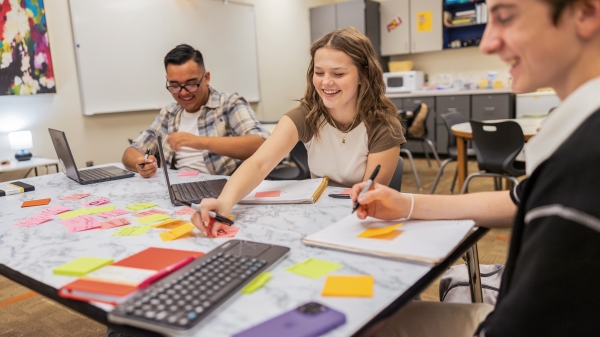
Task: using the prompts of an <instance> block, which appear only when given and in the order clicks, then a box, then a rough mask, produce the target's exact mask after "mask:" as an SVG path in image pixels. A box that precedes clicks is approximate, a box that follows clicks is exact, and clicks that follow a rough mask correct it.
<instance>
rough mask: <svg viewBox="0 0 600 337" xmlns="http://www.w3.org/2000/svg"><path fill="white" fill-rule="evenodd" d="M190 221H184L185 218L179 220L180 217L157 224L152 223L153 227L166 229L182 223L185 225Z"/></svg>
mask: <svg viewBox="0 0 600 337" xmlns="http://www.w3.org/2000/svg"><path fill="white" fill-rule="evenodd" d="M187 223H189V222H188V221H183V220H178V219H171V220H167V221H163V222H161V223H158V224H156V225H152V227H154V228H165V229H167V228H168V229H174V228H177V227H179V226H181V225H185V224H187Z"/></svg>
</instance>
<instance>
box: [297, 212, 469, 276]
mask: <svg viewBox="0 0 600 337" xmlns="http://www.w3.org/2000/svg"><path fill="white" fill-rule="evenodd" d="M474 225H475V222H474V221H473V220H410V221H404V220H402V219H399V220H392V221H385V220H377V219H374V218H367V219H365V220H360V219H358V218H357V217H356V215H355V214H351V215H348V216H347V217H345V218H344V219H342V220H340V221H338V222H336V223H334V224H333V225H330V226H328V227H325V228H324V229H322V230H320V231H318V232H316V233H314V234H311V235H308V236H306V237H305V238H303V239H302V242H303V243H305V244H307V245H310V246H319V247H325V248H332V249H337V250H345V251H351V252H357V253H362V254H368V255H377V256H383V257H388V258H395V259H401V260H410V261H416V262H421V263H430V264H435V263H438V262H440V261H442V260H443V259H445V258H446V257H447V256H448V255H450V253H451V252H452V250H453V249H454V248H455V247H456V246H457V245H458V244H459V243H460V242H462V240H464V238H465V237H466V236H467V235H468V234H469V233H470V232H471V229H472V228H473V226H474ZM386 229H387V230H386ZM367 231H369V232H372V233H373V232H374V234H376V235H365V234H366V233H367ZM377 232H379V233H377ZM377 234H379V235H377ZM392 234H393V235H392Z"/></svg>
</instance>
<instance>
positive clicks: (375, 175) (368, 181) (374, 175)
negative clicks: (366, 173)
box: [352, 165, 381, 213]
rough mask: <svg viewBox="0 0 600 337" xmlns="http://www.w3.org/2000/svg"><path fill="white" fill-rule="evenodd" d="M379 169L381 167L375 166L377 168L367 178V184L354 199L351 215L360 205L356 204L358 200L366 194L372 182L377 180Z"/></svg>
mask: <svg viewBox="0 0 600 337" xmlns="http://www.w3.org/2000/svg"><path fill="white" fill-rule="evenodd" d="M380 168H381V165H377V167H375V169H374V170H373V173H371V177H370V178H369V180H367V183H366V184H365V186H364V187H363V189H362V191H360V193H359V194H358V197H357V198H356V203H355V204H354V207H353V208H352V213H354V211H356V210H357V209H358V206H359V205H360V204H359V203H358V198H360V197H361V196H362V195H363V194H365V193H367V191H368V190H369V188H371V185H373V181H374V180H375V178H377V174H378V173H379V169H380Z"/></svg>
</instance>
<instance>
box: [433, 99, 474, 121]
mask: <svg viewBox="0 0 600 337" xmlns="http://www.w3.org/2000/svg"><path fill="white" fill-rule="evenodd" d="M435 111H436V112H437V116H438V118H436V122H437V124H438V125H444V121H443V120H442V119H441V118H439V115H441V114H445V113H447V112H450V111H458V112H460V113H462V114H463V116H465V119H466V120H469V118H471V116H470V114H471V96H469V95H454V96H438V97H436V98H435Z"/></svg>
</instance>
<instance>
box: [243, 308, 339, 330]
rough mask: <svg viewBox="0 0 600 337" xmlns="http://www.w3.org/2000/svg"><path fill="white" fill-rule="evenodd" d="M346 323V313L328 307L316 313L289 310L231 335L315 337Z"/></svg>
mask: <svg viewBox="0 0 600 337" xmlns="http://www.w3.org/2000/svg"><path fill="white" fill-rule="evenodd" d="M344 323H346V315H344V314H343V313H341V312H339V311H336V310H333V309H331V308H329V307H327V309H326V310H325V311H323V312H320V313H318V314H305V313H302V312H300V311H298V309H297V308H296V309H294V310H290V311H288V312H286V313H283V314H281V315H279V316H276V317H273V318H271V319H270V320H268V321H265V322H263V323H260V324H259V325H255V326H253V327H251V328H249V329H247V330H244V331H242V332H239V333H237V334H235V335H233V337H266V336H285V337H317V336H320V335H322V334H324V333H326V332H328V331H329V330H332V329H334V328H337V327H338V326H340V325H342V324H344Z"/></svg>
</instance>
